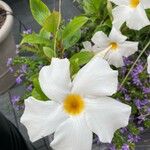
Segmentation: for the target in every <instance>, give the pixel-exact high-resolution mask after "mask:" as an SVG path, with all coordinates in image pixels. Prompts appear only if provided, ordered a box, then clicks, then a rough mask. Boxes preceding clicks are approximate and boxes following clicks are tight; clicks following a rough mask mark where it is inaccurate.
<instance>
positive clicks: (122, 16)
mask: <svg viewBox="0 0 150 150" xmlns="http://www.w3.org/2000/svg"><path fill="white" fill-rule="evenodd" d="M132 11H133V10H132V9H130V8H129V7H128V6H117V7H115V8H114V9H113V10H112V14H113V18H114V20H113V26H114V27H115V28H116V29H118V30H119V29H120V27H121V26H122V24H123V23H124V22H125V21H126V20H127V19H128V18H129V17H130V13H132Z"/></svg>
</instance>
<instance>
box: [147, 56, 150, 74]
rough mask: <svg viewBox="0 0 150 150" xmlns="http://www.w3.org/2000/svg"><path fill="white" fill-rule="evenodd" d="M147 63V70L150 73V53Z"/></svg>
mask: <svg viewBox="0 0 150 150" xmlns="http://www.w3.org/2000/svg"><path fill="white" fill-rule="evenodd" d="M147 63H148V67H147V72H148V74H150V55H149V56H148V58H147Z"/></svg>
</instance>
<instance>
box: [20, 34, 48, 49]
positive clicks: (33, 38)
mask: <svg viewBox="0 0 150 150" xmlns="http://www.w3.org/2000/svg"><path fill="white" fill-rule="evenodd" d="M23 43H29V44H42V45H47V46H48V45H50V40H48V39H47V38H44V37H42V36H40V35H39V34H35V33H32V34H26V35H24V37H23V39H22V41H21V44H23Z"/></svg>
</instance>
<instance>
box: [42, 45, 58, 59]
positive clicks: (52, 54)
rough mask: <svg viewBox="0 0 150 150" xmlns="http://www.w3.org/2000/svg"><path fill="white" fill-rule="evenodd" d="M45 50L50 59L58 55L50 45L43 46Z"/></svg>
mask: <svg viewBox="0 0 150 150" xmlns="http://www.w3.org/2000/svg"><path fill="white" fill-rule="evenodd" d="M43 52H44V54H45V55H46V56H47V57H48V58H50V59H51V58H52V57H55V56H56V53H55V52H54V50H53V49H51V48H50V47H43Z"/></svg>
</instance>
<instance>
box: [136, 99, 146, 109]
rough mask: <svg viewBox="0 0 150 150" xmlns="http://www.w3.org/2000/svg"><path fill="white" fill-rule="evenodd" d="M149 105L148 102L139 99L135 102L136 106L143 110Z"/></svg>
mask: <svg viewBox="0 0 150 150" xmlns="http://www.w3.org/2000/svg"><path fill="white" fill-rule="evenodd" d="M148 103H149V101H148V100H139V99H136V100H135V105H136V106H137V108H138V109H141V108H142V107H143V106H145V105H146V104H148Z"/></svg>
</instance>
